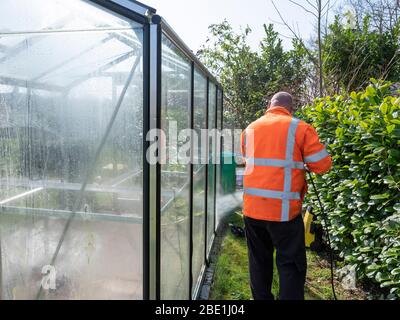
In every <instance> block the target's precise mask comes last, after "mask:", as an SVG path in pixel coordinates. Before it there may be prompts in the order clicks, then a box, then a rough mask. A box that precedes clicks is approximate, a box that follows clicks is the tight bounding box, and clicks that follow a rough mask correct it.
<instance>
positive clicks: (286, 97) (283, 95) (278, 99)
mask: <svg viewBox="0 0 400 320" xmlns="http://www.w3.org/2000/svg"><path fill="white" fill-rule="evenodd" d="M269 107H270V108H272V107H284V108H286V109H287V110H288V111H289V112H293V97H292V95H291V94H290V93H287V92H283V91H282V92H278V93H277V94H275V95H274V96H273V97H272V99H271V103H270V106H269Z"/></svg>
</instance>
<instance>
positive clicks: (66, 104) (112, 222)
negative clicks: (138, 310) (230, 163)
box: [0, 0, 143, 299]
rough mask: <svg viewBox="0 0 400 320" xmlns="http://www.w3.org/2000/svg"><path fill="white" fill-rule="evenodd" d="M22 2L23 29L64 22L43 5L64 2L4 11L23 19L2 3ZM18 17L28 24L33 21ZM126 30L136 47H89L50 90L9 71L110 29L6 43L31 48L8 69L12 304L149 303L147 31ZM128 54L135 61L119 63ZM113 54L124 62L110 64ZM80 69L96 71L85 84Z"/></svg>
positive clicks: (1, 144) (5, 168)
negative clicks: (74, 301) (145, 149)
mask: <svg viewBox="0 0 400 320" xmlns="http://www.w3.org/2000/svg"><path fill="white" fill-rule="evenodd" d="M55 2H56V3H58V4H59V5H61V2H62V1H55ZM21 3H24V4H25V8H23V12H22V17H24V19H26V25H24V26H23V27H24V30H28V31H29V30H33V29H31V28H34V26H33V25H30V23H32V24H33V23H36V22H38V21H39V22H41V23H43V28H45V27H46V26H47V25H48V24H47V23H44V22H45V21H47V20H46V19H45V18H48V19H50V20H51V19H53V16H52V14H51V13H52V12H53V11H45V13H46V16H44V15H41V11H40V12H39V11H38V10H42V9H43V8H47V5H48V6H52V5H53V1H44V0H42V1H39V2H38V1H30V2H29V5H27V1H2V2H1V4H0V11H1V12H2V17H3V16H4V17H10V16H13V17H20V16H19V15H18V14H15V13H12V12H11V13H10V12H9V11H7V12H8V13H7V14H5V15H4V14H3V12H4V11H2V10H5V9H6V10H10V8H11V9H13V10H14V9H15V10H17V9H21V8H20V6H21ZM38 3H40V4H41V5H39V4H38ZM62 4H63V5H64V4H66V1H63V2H62ZM69 5H71V6H74V5H76V6H78V7H79V6H82V12H81V11H79V10H78V9H76V8H75V9H74V13H75V14H76V15H82V16H83V17H84V18H85V19H88V20H84V21H87V22H88V23H87V24H82V25H80V27H82V28H83V27H85V28H86V27H88V25H89V22H91V20H90V19H89V18H88V17H89V16H92V15H93V16H96V17H97V16H98V17H104V21H112V23H113V24H114V25H117V24H118V25H127V26H129V25H130V24H127V22H126V21H125V20H124V19H122V18H120V17H118V16H117V15H111V14H108V13H106V12H102V11H100V10H99V9H98V8H97V7H94V6H91V5H89V4H87V3H84V2H82V3H81V2H78V1H68V6H69ZM30 9H32V11H30ZM17 11H18V10H17ZM60 14H63V11H60ZM83 14H85V15H83ZM86 14H87V16H86ZM7 19H8V18H7ZM17 22H18V23H21V24H24V23H25V22H24V20H23V19H22V18H21V21H16V23H17ZM3 23H5V21H4V20H2V21H1V22H0V24H3ZM8 26H9V27H10V28H12V29H13V30H14V29H15V28H14V25H13V24H9V25H8ZM2 28H3V26H2ZM21 28H22V27H21ZM38 28H39V27H38ZM17 29H18V28H17ZM39 29H40V28H39ZM115 35H117V36H125V35H127V37H129V38H131V39H135V45H132V46H130V47H129V46H128V45H127V44H126V43H124V44H123V45H121V43H119V42H116V41H114V42H111V41H110V42H108V45H109V46H110V47H109V49H110V50H111V51H110V52H112V54H110V53H103V54H101V53H99V51H95V50H94V51H90V50H89V51H87V52H86V53H85V54H86V55H85V57H84V58H82V59H79V58H78V59H75V60H74V61H73V64H71V65H69V67H68V68H67V67H66V66H64V67H60V68H54V69H53V70H52V72H53V76H52V77H50V76H48V77H49V78H48V82H46V85H38V84H37V82H35V81H32V82H29V81H21V79H19V78H18V75H13V73H12V72H10V70H12V69H13V68H14V67H15V68H17V67H18V68H20V71H21V74H35V75H38V74H43V73H45V72H47V71H48V70H49V69H50V68H52V67H54V66H56V65H57V64H59V62H60V61H62V60H63V59H65V58H66V56H64V55H63V54H64V53H68V56H73V55H75V53H78V52H82V51H85V50H86V49H87V46H92V44H94V43H96V42H97V41H98V40H99V39H104V38H107V37H108V36H109V33H108V32H107V31H100V32H98V33H96V36H95V33H92V32H86V30H82V31H80V32H73V33H69V34H68V35H67V36H66V34H65V33H49V34H45V35H43V36H42V37H43V39H41V40H43V41H42V42H40V43H34V42H31V40H29V39H30V35H29V34H28V33H23V34H19V35H12V34H7V35H2V38H1V40H4V39H6V40H9V39H14V38H15V37H20V38H21V39H26V40H25V42H26V46H24V47H23V50H22V51H18V52H15V53H14V55H15V56H17V55H20V54H22V55H23V59H22V60H21V61H20V62H21V64H19V63H15V61H14V59H13V58H14V55H11V56H9V58H7V59H5V60H3V61H2V62H1V65H0V66H1V67H0V80H1V81H3V84H2V85H0V152H1V157H0V210H1V213H2V214H1V215H0V235H1V238H0V241H1V246H0V247H1V257H2V259H1V265H0V267H1V274H2V282H1V284H2V287H1V288H0V289H1V294H2V297H3V298H4V299H36V298H39V299H141V298H142V291H143V276H142V274H143V270H142V264H143V258H142V251H143V243H142V221H143V209H142V208H143V201H142V198H143V197H142V196H143V194H142V192H143V190H142V180H143V177H142V172H143V165H142V155H143V148H142V134H143V127H142V124H143V118H142V114H143V72H142V70H143V68H142V45H141V43H142V36H143V35H142V30H141V29H135V30H133V29H130V30H124V31H115ZM65 41H67V45H64V46H61V47H60V44H61V43H63V42H65ZM17 42H18V43H19V42H20V40H18V41H17ZM63 51H64V52H63ZM127 52H129V56H127V57H126V58H125V59H124V60H123V59H119V60H117V58H118V57H120V56H123V55H125V54H127ZM112 56H114V58H112ZM40 57H42V58H40ZM22 61H24V62H23V63H22ZM107 61H113V64H112V65H110V66H108V67H107V68H103V69H101V67H100V66H102V65H103V64H104V63H106V62H107ZM71 62H72V61H71ZM89 62H90V63H89ZM29 64H32V65H34V66H29ZM88 64H90V65H91V68H92V69H90V70H89V69H88V68H89V67H88ZM30 68H32V69H30ZM74 70H84V71H83V74H86V76H85V77H83V78H79V81H76V82H74V81H75V80H76V79H77V78H75V77H72V73H73V72H74ZM71 77H72V78H73V79H72V82H73V85H72V86H70V87H61V88H60V87H58V86H57V85H58V84H61V83H66V82H67V83H71ZM5 78H7V80H4V79H5ZM56 79H58V80H57V81H56ZM1 81H0V82H1ZM58 81H59V82H58ZM43 83H44V82H43ZM43 83H42V84H43ZM124 88H126V90H124ZM54 271H55V272H54ZM48 272H50V273H49V274H48V276H47V277H46V276H45V275H46V274H47V273H48ZM46 279H47V280H48V281H44V280H46ZM42 283H44V286H43V287H41V284H42Z"/></svg>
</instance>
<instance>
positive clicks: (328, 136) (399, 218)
mask: <svg viewBox="0 0 400 320" xmlns="http://www.w3.org/2000/svg"><path fill="white" fill-rule="evenodd" d="M390 86H391V84H390V83H384V82H379V81H376V80H372V84H371V85H369V86H368V87H367V89H366V90H365V91H364V92H358V93H357V92H352V93H351V94H350V96H349V97H344V96H334V97H326V98H323V99H317V100H316V101H315V102H314V104H313V105H309V106H306V107H304V108H303V109H302V111H301V114H300V117H301V118H303V119H304V120H305V121H307V122H308V123H310V124H312V125H313V126H314V127H315V128H316V129H317V131H318V133H319V135H320V138H321V140H322V141H323V142H324V143H325V144H326V145H327V147H328V149H329V151H330V154H331V155H332V158H333V161H334V168H333V170H332V171H331V172H330V173H328V174H326V175H324V176H319V177H316V178H315V182H316V185H317V188H318V189H319V192H320V194H321V198H322V202H323V206H324V209H325V212H326V214H327V215H328V221H329V222H330V226H329V231H330V236H331V239H332V246H333V248H334V250H335V251H336V252H337V253H338V254H339V255H340V257H342V258H343V259H344V261H345V263H346V264H350V265H355V266H356V270H357V276H358V278H359V279H363V280H366V279H369V280H370V281H372V282H373V283H375V284H378V285H379V286H380V287H381V288H382V292H383V294H384V295H385V297H386V298H389V299H398V298H400V98H399V97H396V96H393V95H390V94H391V92H390ZM392 94H393V93H392ZM308 200H309V201H310V200H311V201H312V202H313V203H317V202H315V200H316V197H315V194H314V193H313V190H310V193H309V197H308ZM321 223H322V222H321Z"/></svg>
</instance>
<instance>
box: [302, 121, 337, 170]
mask: <svg viewBox="0 0 400 320" xmlns="http://www.w3.org/2000/svg"><path fill="white" fill-rule="evenodd" d="M303 159H304V163H305V164H306V166H307V168H308V169H309V170H310V171H311V172H314V173H317V174H324V173H327V172H328V171H329V170H330V169H331V168H332V158H331V156H330V155H329V153H328V151H326V148H325V146H324V145H323V144H322V143H321V142H320V141H319V137H318V133H317V131H316V130H315V129H314V128H313V127H312V126H310V125H308V127H307V129H306V133H305V137H304V145H303Z"/></svg>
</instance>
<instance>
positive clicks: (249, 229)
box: [242, 92, 332, 300]
mask: <svg viewBox="0 0 400 320" xmlns="http://www.w3.org/2000/svg"><path fill="white" fill-rule="evenodd" d="M293 111H294V106H293V98H292V96H291V95H290V94H289V93H286V92H279V93H277V94H276V95H275V96H274V97H273V98H272V100H271V102H270V105H269V108H268V110H267V112H266V114H265V115H264V116H263V117H261V118H260V119H258V120H257V121H255V122H253V123H252V124H251V125H250V126H249V127H248V128H247V129H246V130H245V131H244V132H243V134H242V154H243V157H244V158H245V161H246V171H245V174H244V204H243V213H244V216H245V227H246V238H247V245H248V255H249V269H250V282H251V290H252V294H253V297H254V299H255V300H273V299H274V296H273V294H272V293H271V286H272V278H273V253H274V249H276V265H277V268H278V273H279V285H280V290H279V299H280V300H304V285H305V279H306V268H307V260H306V251H305V240H304V224H303V219H302V215H301V207H302V201H303V199H304V196H305V194H306V191H307V184H306V180H305V170H306V168H307V170H309V171H312V172H314V173H317V174H323V173H326V172H328V171H329V170H330V169H331V167H332V160H331V157H330V156H329V154H328V152H327V151H326V149H325V147H324V145H322V144H321V143H320V141H319V138H318V134H317V132H316V131H315V129H314V128H313V127H312V126H310V125H308V124H307V123H305V122H303V121H301V120H299V119H296V118H294V117H293V116H292V114H293Z"/></svg>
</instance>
